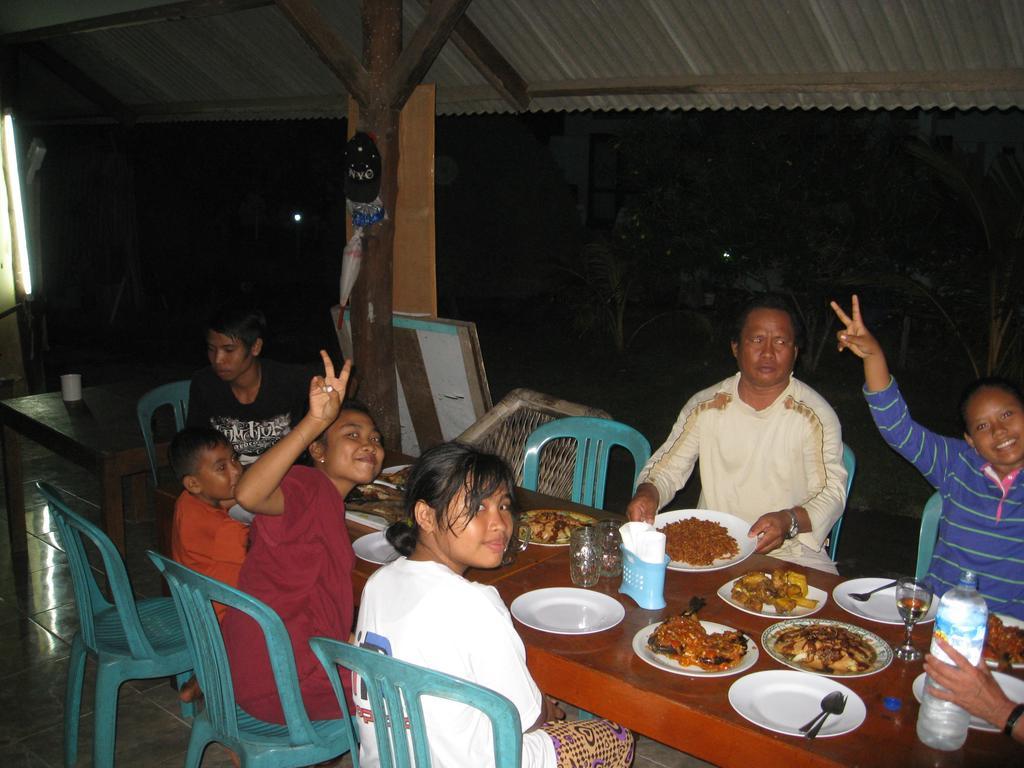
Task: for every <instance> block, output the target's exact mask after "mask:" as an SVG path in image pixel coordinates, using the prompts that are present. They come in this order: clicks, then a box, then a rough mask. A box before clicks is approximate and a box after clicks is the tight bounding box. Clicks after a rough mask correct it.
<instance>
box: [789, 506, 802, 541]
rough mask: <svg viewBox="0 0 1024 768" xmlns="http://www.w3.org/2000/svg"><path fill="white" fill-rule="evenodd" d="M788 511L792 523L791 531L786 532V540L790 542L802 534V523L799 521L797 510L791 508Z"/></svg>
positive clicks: (790, 525)
mask: <svg viewBox="0 0 1024 768" xmlns="http://www.w3.org/2000/svg"><path fill="white" fill-rule="evenodd" d="M786 511H787V512H789V519H790V521H791V522H790V524H789V530H788V531H786V539H787V540H788V539H792V538H794V537H795V536H796V535H797V534H798V533H800V521H799V520H798V519H797V516H796V510H795V509H793V508H792V507H790V508H789V509H788V510H786Z"/></svg>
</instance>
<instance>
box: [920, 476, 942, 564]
mask: <svg viewBox="0 0 1024 768" xmlns="http://www.w3.org/2000/svg"><path fill="white" fill-rule="evenodd" d="M941 519H942V496H941V495H939V492H938V491H936V492H935V493H933V494H932V495H931V496H930V497H929V498H928V501H927V502H925V505H924V511H923V512H922V513H921V532H920V533H919V534H918V537H917V569H916V570H915V571H914V575H915V576H916V577H917V578H919V579H923V578H924V577H925V576H927V575H928V566H929V565H931V562H932V552H934V551H935V542H936V540H937V539H938V538H939V520H941Z"/></svg>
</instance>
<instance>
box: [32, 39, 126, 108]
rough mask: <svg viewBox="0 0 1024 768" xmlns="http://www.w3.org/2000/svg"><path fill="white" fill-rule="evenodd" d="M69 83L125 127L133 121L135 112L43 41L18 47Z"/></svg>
mask: <svg viewBox="0 0 1024 768" xmlns="http://www.w3.org/2000/svg"><path fill="white" fill-rule="evenodd" d="M19 50H21V51H22V52H23V53H26V54H28V55H29V56H31V57H32V58H33V59H35V60H36V61H38V62H39V63H40V64H42V65H43V66H44V67H46V68H47V69H49V70H50V71H51V72H53V74H55V75H56V76H57V77H59V78H60V79H61V80H63V81H64V82H65V83H67V84H68V85H70V86H71V87H72V88H74V89H75V90H76V91H78V92H79V93H80V94H82V95H83V96H84V97H85V98H87V99H88V100H89V101H91V102H92V103H93V104H95V105H96V106H98V107H99V108H100V109H102V110H103V111H104V112H106V113H107V114H109V115H110V116H111V117H113V118H114V119H115V120H117V122H119V123H121V125H123V126H124V127H126V128H130V127H131V126H132V125H134V123H135V118H136V115H135V112H134V111H133V110H131V109H129V108H128V107H126V106H125V105H124V103H123V102H122V101H121V100H120V99H118V98H117V97H116V96H114V95H113V94H112V93H110V91H108V90H107V89H106V88H104V87H103V86H102V85H100V84H99V83H97V82H96V81H95V80H93V79H92V78H91V77H89V76H88V75H87V74H85V73H84V72H83V71H82V70H80V69H79V68H78V67H76V66H75V65H74V64H72V63H71V62H70V61H68V60H67V59H65V58H64V57H63V56H61V55H59V54H58V53H56V52H55V51H54V50H53V49H52V48H49V47H48V46H47V45H46V44H45V43H29V44H28V45H23V46H21V47H20V49H19Z"/></svg>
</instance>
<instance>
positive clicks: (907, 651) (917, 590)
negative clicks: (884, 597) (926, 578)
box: [893, 577, 932, 661]
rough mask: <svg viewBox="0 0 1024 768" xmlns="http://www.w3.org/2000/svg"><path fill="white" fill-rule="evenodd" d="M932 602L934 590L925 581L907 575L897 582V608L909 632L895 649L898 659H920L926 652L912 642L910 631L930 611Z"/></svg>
mask: <svg viewBox="0 0 1024 768" xmlns="http://www.w3.org/2000/svg"><path fill="white" fill-rule="evenodd" d="M931 604H932V590H931V588H930V587H929V586H928V585H927V584H925V583H924V582H923V581H920V580H918V579H912V578H910V577H905V578H902V579H900V580H899V581H897V582H896V610H897V611H899V612H900V616H901V617H902V618H903V625H904V627H906V630H907V634H906V635H905V636H904V638H903V645H901V646H899V647H898V648H895V649H894V651H893V652H894V653H895V655H896V658H897V659H900V660H901V661H920V660H921V658H922V657H923V656H924V654H923V653H922V652H921V651H919V650H918V649H917V648H915V647H914V644H913V643H911V642H910V633H911V632H913V631H914V625H915V624H916V623H917V622H918V620H919V619H920V618H921V617H922V616H924V615H925V614H926V613H928V609H929V608H930V607H931Z"/></svg>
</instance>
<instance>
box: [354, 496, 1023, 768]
mask: <svg viewBox="0 0 1024 768" xmlns="http://www.w3.org/2000/svg"><path fill="white" fill-rule="evenodd" d="M520 498H521V506H522V508H523V509H524V510H527V509H533V508H539V507H545V508H550V507H552V506H554V507H559V508H562V509H576V510H580V511H589V512H590V513H592V514H593V515H594V516H595V517H598V518H603V517H608V513H605V512H602V511H596V510H588V509H587V508H586V507H581V506H580V505H574V504H571V503H569V502H565V501H560V500H554V499H550V498H548V497H545V496H542V495H540V494H534V493H530V492H520ZM349 528H350V532H351V534H352V536H353V538H358V537H360V536H363V535H366V534H368V533H371V531H370V529H368V528H365V527H364V526H361V525H358V524H350V526H349ZM378 567H380V566H379V565H375V564H371V563H367V562H365V561H362V560H359V561H358V562H357V565H356V573H355V574H354V577H353V582H354V583H353V589H354V591H355V593H356V597H357V601H358V595H359V593H360V592H361V591H362V588H363V586H364V585H365V580H366V579H367V578H368V577H369V576H370V574H372V573H373V571H375V570H376V569H377V568H378ZM778 567H785V568H787V569H790V570H796V571H799V572H802V573H805V574H806V575H807V578H808V583H809V584H810V585H811V586H813V587H817V588H819V589H821V590H823V591H824V592H825V593H826V594H827V595H828V599H827V600H826V601H825V603H824V604H823V606H822V607H821V609H820V610H819V611H818V612H816V613H815V614H814V616H815V617H816V618H821V619H834V620H839V621H843V622H846V623H849V624H853V625H856V626H858V627H861V628H863V629H866V630H869V631H870V632H873V633H875V634H876V635H878V636H879V637H881V638H882V639H883V640H884V641H886V642H887V643H888V644H889V645H891V646H895V645H898V644H899V643H901V642H902V639H903V628H902V627H900V626H894V625H888V624H882V623H879V622H874V621H870V620H868V619H863V618H859V617H857V616H854V615H852V614H849V613H847V612H846V611H844V610H843V609H842V608H840V607H839V606H838V605H837V604H836V603H835V601H834V600H833V599H832V595H831V593H832V589H833V588H834V587H835V586H836V585H838V584H840V583H841V582H842V581H843V578H842V577H841V576H835V575H832V574H828V573H825V572H823V571H816V570H813V569H808V568H801V567H799V566H794V565H792V564H789V563H783V562H782V561H780V560H777V559H775V558H772V557H768V556H765V555H756V554H755V555H751V556H750V557H749V558H748V559H747V560H745V561H744V562H742V563H740V564H738V565H734V566H731V567H729V568H725V569H722V570H715V571H704V572H681V571H675V570H669V571H668V573H667V574H666V579H665V600H666V603H667V605H666V606H665V608H663V609H660V610H645V609H643V608H640V607H639V606H638V605H637V604H636V603H635V602H634V601H633V600H632V598H630V597H627V596H626V595H624V594H621V593H620V592H619V591H618V589H619V585H620V584H621V578H603V579H601V580H600V581H599V582H598V584H597V585H596V586H594V587H592V588H591V589H592V590H593V591H596V592H600V593H602V594H605V595H608V596H609V597H611V598H613V599H615V600H617V601H618V602H619V603H621V605H622V606H623V608H624V609H625V617H624V618H623V620H622V621H621V622H620V623H619V624H617V625H616V626H614V627H612V628H610V629H607V630H604V631H601V632H596V633H593V634H579V635H577V634H573V635H562V634H554V633H551V632H545V631H541V630H537V629H533V628H531V627H529V626H527V625H525V624H523V623H521V622H519V621H518V620H516V621H514V624H515V627H516V629H517V630H518V632H519V635H520V637H522V639H523V642H524V644H525V646H526V652H527V663H528V665H529V668H530V672H531V673H532V674H533V677H534V679H535V680H536V681H537V684H538V685H539V686H540V688H541V690H543V691H544V692H545V693H546V694H548V695H551V696H553V697H555V698H556V699H558V700H560V701H564V702H567V703H569V704H572V705H574V706H577V707H579V708H580V709H582V710H585V711H587V712H591V713H593V714H595V715H597V716H599V717H605V718H608V719H610V720H614V721H615V722H618V723H620V724H621V725H624V726H626V727H627V728H629V729H630V730H632V731H634V732H636V733H638V734H642V735H644V736H646V737H649V738H651V739H654V740H655V741H659V742H661V743H663V744H667V745H669V746H671V747H673V748H675V749H678V750H681V751H683V752H687V753H689V754H691V755H694V756H696V757H699V758H701V759H703V760H706V761H708V762H710V763H713V764H715V765H718V766H724V767H728V766H737V767H738V768H750V766H757V767H758V768H760V767H761V766H764V767H765V768H770V767H771V766H780V767H782V766H787V767H792V766H800V768H805V767H807V768H810V767H812V766H831V767H833V768H834V767H835V766H894V767H897V766H898V767H900V768H902V767H903V766H936V767H938V768H942V767H944V766H965V767H966V766H970V768H974V766H1011V765H1022V764H1024V747H1022V746H1021V745H1020V744H1018V743H1016V742H1014V741H1012V740H1011V739H1009V738H1007V737H1006V736H1003V735H1002V734H997V733H985V732H980V731H975V730H971V731H970V732H969V734H968V737H967V743H966V744H965V745H964V747H963V748H961V749H960V750H957V751H954V752H940V751H937V750H933V749H931V748H929V747H926V746H925V745H924V744H922V743H921V742H920V741H918V739H917V735H916V732H915V724H916V721H917V712H918V703H917V700H916V699H915V698H914V694H913V691H912V685H913V681H914V678H916V677H917V676H918V675H919V674H921V672H922V663H921V662H914V663H907V662H902V661H898V660H895V659H894V660H893V661H892V663H891V664H890V665H889V666H888V667H886V668H885V669H883V670H881V671H880V672H877V673H875V674H872V675H868V676H863V677H845V678H841V679H839V681H840V682H841V683H842V684H843V685H845V686H847V687H848V688H850V689H852V690H853V691H854V692H855V693H856V694H857V695H858V696H860V698H861V699H862V700H863V702H864V704H865V707H866V709H867V716H866V719H865V721H864V722H863V723H862V724H861V725H860V726H859V727H858V728H857V729H856V730H854V731H852V732H850V733H846V734H842V735H838V736H832V737H821V736H819V737H818V738H817V739H814V740H809V739H806V738H803V737H794V736H788V735H783V734H779V733H775V732H772V731H770V730H767V729H766V728H762V727H760V726H758V725H756V724H754V723H752V722H750V721H748V720H746V719H745V718H743V717H742V716H741V715H739V714H738V713H737V712H736V711H735V710H734V709H733V708H732V706H731V705H730V703H729V688H730V686H731V685H732V684H733V683H734V682H736V680H738V679H739V677H740V675H735V676H726V677H691V676H683V675H678V674H672V673H669V672H666V671H663V670H660V669H657V668H655V667H653V666H651V665H650V664H648V663H646V662H645V661H643V660H642V659H640V658H639V657H638V656H637V655H636V654H635V653H634V651H633V647H632V642H633V637H634V635H636V633H637V632H639V631H640V630H642V629H643V628H644V627H646V626H648V625H650V624H652V623H655V622H659V621H662V620H664V619H666V618H668V617H670V616H672V615H674V614H678V613H681V612H683V611H684V610H686V608H687V606H688V605H689V603H690V600H691V598H692V597H701V598H703V599H704V600H705V601H706V604H705V606H704V608H703V609H701V611H700V614H699V617H700V618H701V619H703V620H707V621H712V622H717V623H719V624H724V625H726V626H729V627H733V628H735V629H739V630H741V631H742V632H744V633H745V634H746V635H747V637H748V638H750V639H751V640H753V641H754V642H755V643H756V644H757V645H758V647H759V650H760V655H759V658H758V660H757V662H756V663H755V664H754V666H753V667H751V668H750V669H749V670H746V671H745V672H744V673H742V674H751V673H755V672H760V671H763V670H786V669H789V667H786V666H784V665H783V664H782V663H780V662H778V661H776V660H775V659H773V658H772V657H771V656H769V655H768V654H767V653H766V652H765V651H764V649H763V648H761V635H762V633H763V632H764V631H765V629H767V628H768V627H769V626H771V625H772V624H774V623H775V622H776V621H779V620H782V619H784V618H785V617H763V616H757V615H752V614H749V613H746V612H743V611H741V610H739V609H737V608H735V607H733V606H732V605H729V604H728V603H726V602H725V601H724V600H722V599H721V598H720V597H719V596H718V595H717V592H718V589H719V588H720V587H721V586H722V585H723V584H726V583H727V582H731V581H732V580H733V579H735V578H737V577H738V576H740V575H742V574H744V573H746V572H747V571H750V570H755V569H758V570H760V569H767V570H771V569H773V568H778ZM466 577H467V578H469V579H472V580H475V581H479V582H483V583H488V584H492V585H494V587H495V588H496V589H497V590H498V592H499V593H500V595H501V597H502V599H503V600H504V602H505V604H506V605H508V606H511V604H512V601H513V600H515V599H516V598H517V597H519V596H520V595H523V594H526V593H527V592H531V591H533V590H537V589H544V588H547V587H571V586H573V585H572V583H571V581H570V579H569V557H568V548H567V547H542V546H539V545H536V544H531V545H530V546H528V547H527V549H526V551H525V552H523V553H521V554H520V555H519V557H518V558H517V560H516V562H515V563H514V564H513V565H512V566H507V567H502V568H496V569H493V570H488V571H473V570H471V571H468V572H467V573H466ZM931 631H932V624H931V623H927V624H922V625H919V626H918V627H916V628H915V630H914V633H913V640H914V643H915V644H916V645H917V646H918V647H919V648H922V649H924V648H927V646H928V644H929V642H930V639H931ZM805 674H810V673H805ZM886 699H890V700H895V701H896V702H898V704H899V706H898V709H895V710H891V709H889V708H887V707H886V706H885V701H886Z"/></svg>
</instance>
